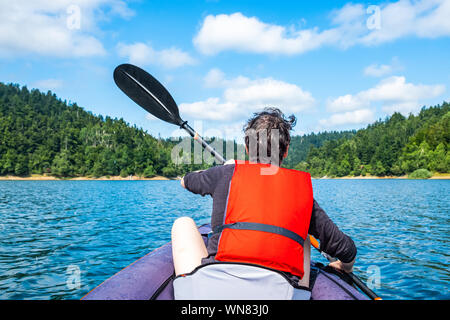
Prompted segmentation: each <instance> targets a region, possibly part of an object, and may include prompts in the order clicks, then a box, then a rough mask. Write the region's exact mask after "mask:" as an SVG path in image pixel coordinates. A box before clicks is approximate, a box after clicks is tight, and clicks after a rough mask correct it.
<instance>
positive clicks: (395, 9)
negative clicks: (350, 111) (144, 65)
mask: <svg viewBox="0 0 450 320" xmlns="http://www.w3.org/2000/svg"><path fill="white" fill-rule="evenodd" d="M367 8H368V6H367V5H362V4H346V5H345V6H344V7H342V8H341V9H339V10H334V11H332V12H331V14H330V17H331V25H332V27H329V28H328V29H324V30H319V28H317V27H313V28H304V29H299V30H298V29H296V28H295V27H293V26H289V27H286V26H281V25H276V24H270V23H267V22H263V21H260V20H259V19H258V18H257V17H247V16H244V15H243V14H242V13H240V12H237V13H233V14H229V15H227V14H219V15H208V16H207V17H206V18H205V19H204V20H203V22H202V25H201V27H200V30H199V32H198V33H197V35H196V36H195V37H194V39H193V43H194V45H195V46H196V48H197V49H198V50H199V51H200V52H202V53H203V54H206V55H214V54H217V53H220V52H222V51H227V50H234V51H238V52H250V53H269V54H286V55H292V54H301V53H304V52H307V51H310V50H314V49H317V48H320V47H322V46H325V45H332V46H337V47H340V48H347V47H350V46H354V45H356V44H362V45H365V46H373V45H379V44H381V43H385V42H390V41H393V40H396V39H399V38H403V37H407V36H415V37H420V38H436V37H443V36H450V19H449V18H448V17H449V16H450V1H448V0H422V1H412V0H400V1H398V2H394V3H391V2H387V3H383V4H381V5H380V6H378V7H377V8H378V9H379V13H380V15H379V17H380V19H379V20H377V23H376V24H375V26H377V27H374V25H371V24H370V23H369V22H371V21H374V20H373V18H374V13H373V12H371V11H367ZM378 26H379V27H378Z"/></svg>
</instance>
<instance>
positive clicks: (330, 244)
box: [308, 200, 357, 272]
mask: <svg viewBox="0 0 450 320" xmlns="http://www.w3.org/2000/svg"><path fill="white" fill-rule="evenodd" d="M308 233H309V234H311V235H312V236H314V237H315V238H316V239H319V241H320V250H321V251H324V252H326V253H328V254H329V255H330V256H332V257H335V258H337V259H339V261H336V262H333V263H330V266H332V267H335V268H337V269H340V270H344V271H346V272H350V271H351V270H352V267H353V264H354V263H355V259H356V253H357V250H356V246H355V243H354V242H353V240H352V239H351V238H350V237H349V236H347V235H346V234H345V233H343V232H342V231H341V230H339V228H338V227H337V226H336V225H335V224H334V223H333V221H331V219H330V218H329V217H328V215H327V214H326V213H325V211H324V210H323V209H322V208H321V207H320V206H319V204H318V203H317V201H316V200H314V204H313V209H312V214H311V222H310V225H309V232H308Z"/></svg>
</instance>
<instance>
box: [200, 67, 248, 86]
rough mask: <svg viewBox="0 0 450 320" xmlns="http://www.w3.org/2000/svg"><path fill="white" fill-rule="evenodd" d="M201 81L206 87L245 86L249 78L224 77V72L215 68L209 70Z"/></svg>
mask: <svg viewBox="0 0 450 320" xmlns="http://www.w3.org/2000/svg"><path fill="white" fill-rule="evenodd" d="M203 81H204V85H205V87H207V88H226V87H233V86H234V87H242V86H247V85H248V84H249V83H250V79H249V78H247V77H244V76H238V77H236V78H234V79H226V78H225V73H224V72H223V71H222V70H219V69H217V68H213V69H211V70H209V72H208V73H207V74H206V76H205V77H204V79H203Z"/></svg>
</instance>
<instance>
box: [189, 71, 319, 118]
mask: <svg viewBox="0 0 450 320" xmlns="http://www.w3.org/2000/svg"><path fill="white" fill-rule="evenodd" d="M205 79H209V80H210V81H211V82H209V84H210V85H211V83H212V84H214V86H218V87H223V88H224V92H223V95H222V97H220V98H219V97H211V98H208V99H206V100H203V101H197V102H193V103H181V104H180V111H181V112H182V113H183V114H187V115H189V116H191V117H194V118H196V119H205V120H236V119H238V118H240V117H248V115H249V114H251V113H252V112H255V111H258V110H260V109H263V108H264V107H268V106H275V107H279V108H280V109H281V110H282V111H283V112H284V113H296V112H300V111H303V110H306V109H308V108H312V107H314V105H315V99H314V98H313V96H312V95H311V93H309V92H307V91H304V90H303V89H302V88H300V87H299V86H297V85H294V84H291V83H287V82H284V81H280V80H275V79H272V78H262V79H255V80H251V79H249V78H246V77H243V76H239V77H236V78H234V79H226V78H225V76H224V74H223V72H221V71H220V70H218V69H213V70H212V71H210V72H209V73H208V74H207V76H206V77H205Z"/></svg>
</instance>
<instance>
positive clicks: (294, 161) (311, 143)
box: [283, 130, 356, 168]
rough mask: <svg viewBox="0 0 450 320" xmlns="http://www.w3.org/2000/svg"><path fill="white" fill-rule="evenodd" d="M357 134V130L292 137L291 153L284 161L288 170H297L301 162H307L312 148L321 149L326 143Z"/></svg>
mask: <svg viewBox="0 0 450 320" xmlns="http://www.w3.org/2000/svg"><path fill="white" fill-rule="evenodd" d="M355 134H356V130H351V131H330V132H328V131H325V132H319V133H310V134H305V135H302V136H293V137H291V143H290V146H289V152H288V156H287V157H286V159H285V160H284V161H283V166H285V167H286V168H295V166H297V165H298V164H299V163H300V162H303V161H305V160H306V158H307V156H308V153H309V150H310V149H311V147H316V148H318V147H321V146H322V145H323V144H324V143H325V142H326V141H332V140H339V139H342V138H345V139H348V138H351V137H353V136H354V135H355Z"/></svg>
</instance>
